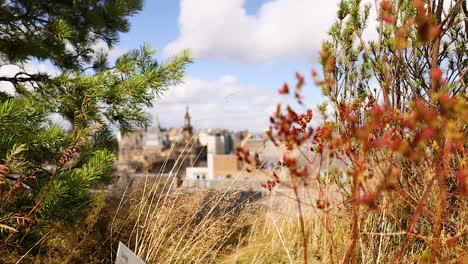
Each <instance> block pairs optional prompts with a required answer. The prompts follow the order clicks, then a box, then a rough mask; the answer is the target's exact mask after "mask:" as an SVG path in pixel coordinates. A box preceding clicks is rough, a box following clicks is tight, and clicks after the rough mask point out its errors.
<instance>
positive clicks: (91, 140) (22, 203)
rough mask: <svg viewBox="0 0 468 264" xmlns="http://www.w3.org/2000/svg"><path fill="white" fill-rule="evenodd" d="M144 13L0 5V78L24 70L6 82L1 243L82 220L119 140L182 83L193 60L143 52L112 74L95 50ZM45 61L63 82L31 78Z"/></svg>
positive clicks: (121, 2) (126, 3) (56, 4)
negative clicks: (4, 71)
mask: <svg viewBox="0 0 468 264" xmlns="http://www.w3.org/2000/svg"><path fill="white" fill-rule="evenodd" d="M141 8H142V1H141V0H91V1H90V0H86V1H85V0H78V1H59V0H52V1H49V0H48V1H29V0H12V1H0V63H1V64H0V68H1V67H4V66H7V65H15V66H18V67H19V68H20V69H22V70H21V71H20V72H18V73H17V74H16V75H14V76H0V84H5V83H9V84H11V85H12V86H13V87H14V90H15V92H14V94H13V95H12V94H9V93H6V92H0V240H1V242H3V243H6V244H7V245H15V244H16V245H18V244H19V243H20V238H23V239H21V241H23V244H24V243H33V242H34V241H36V240H34V239H24V237H25V236H33V237H34V236H35V235H38V234H42V232H43V231H44V230H45V228H47V226H48V225H51V224H52V223H53V222H54V221H58V220H59V221H65V222H70V223H73V220H76V219H79V217H80V216H81V212H82V211H83V209H85V208H86V207H87V205H89V204H90V203H92V201H93V198H94V196H93V195H92V194H91V193H90V188H91V187H92V186H93V185H94V184H96V183H97V182H99V181H101V180H102V179H104V178H106V177H108V176H109V173H110V170H111V167H112V165H113V163H114V161H115V159H116V158H115V155H114V153H113V152H114V146H115V136H114V133H113V131H114V130H116V129H119V130H120V131H121V132H122V133H127V132H130V131H132V130H133V129H134V128H136V127H139V126H147V125H148V124H149V122H150V118H149V115H148V114H147V113H146V112H145V111H144V108H147V107H151V106H152V104H153V101H154V99H155V98H157V97H158V96H159V95H160V94H161V93H162V92H163V91H164V90H165V89H166V88H167V87H168V86H170V85H173V84H176V83H178V82H180V81H181V79H182V77H183V72H184V68H185V67H186V65H187V64H188V63H190V62H191V59H190V57H189V55H188V53H187V52H183V53H181V54H180V55H178V56H175V57H173V58H171V59H170V60H168V61H167V62H163V63H160V62H158V61H156V60H155V59H154V58H153V56H154V51H153V50H152V49H151V48H150V47H149V46H147V45H143V46H142V47H141V48H140V49H138V50H133V51H130V52H128V53H126V54H124V55H122V56H120V57H119V58H118V59H117V60H116V61H115V63H114V64H113V65H110V64H109V62H108V59H107V54H105V53H104V52H102V51H96V50H95V48H94V47H95V45H96V43H97V41H98V40H103V41H104V42H105V43H107V45H108V46H109V47H112V45H113V44H115V43H116V42H117V41H118V34H119V32H126V31H128V30H129V21H128V17H129V16H131V15H134V14H136V13H137V12H138V11H140V10H141ZM45 60H47V61H50V62H51V63H52V64H53V65H54V66H56V67H58V68H59V69H60V73H59V74H58V75H57V76H50V75H48V74H46V73H34V74H31V73H29V72H27V71H26V70H25V65H26V64H28V63H31V62H32V61H45ZM51 116H60V117H61V118H62V119H63V120H64V121H63V122H65V123H68V124H69V128H67V129H65V128H63V127H62V126H61V125H60V124H57V123H56V122H55V123H54V122H52V121H51Z"/></svg>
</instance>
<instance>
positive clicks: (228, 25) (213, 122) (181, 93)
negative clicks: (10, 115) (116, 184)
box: [1, 0, 374, 133]
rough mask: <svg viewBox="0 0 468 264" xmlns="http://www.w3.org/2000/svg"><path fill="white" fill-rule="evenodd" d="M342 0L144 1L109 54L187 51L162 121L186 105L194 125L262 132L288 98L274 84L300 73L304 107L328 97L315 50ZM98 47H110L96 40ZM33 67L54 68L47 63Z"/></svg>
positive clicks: (178, 122) (162, 105)
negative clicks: (189, 60) (313, 74)
mask: <svg viewBox="0 0 468 264" xmlns="http://www.w3.org/2000/svg"><path fill="white" fill-rule="evenodd" d="M338 2H339V0H146V1H145V2H144V8H143V11H142V12H140V13H138V14H137V15H135V16H133V17H131V18H130V22H131V28H130V31H129V32H128V33H125V34H121V35H120V41H119V43H117V44H116V45H115V46H114V47H113V49H112V50H110V51H109V55H110V57H111V58H114V59H115V58H116V57H117V56H119V55H122V54H123V53H125V52H126V51H129V50H131V49H135V48H139V47H140V46H141V45H142V44H144V43H148V44H150V45H151V46H152V47H153V48H154V49H156V50H157V54H156V57H157V59H159V60H165V59H167V58H170V57H171V56H173V55H175V54H177V53H179V52H180V51H181V50H183V49H189V50H190V52H191V54H192V56H193V57H194V63H193V64H191V65H189V67H188V68H187V71H186V76H185V77H184V82H183V83H182V84H180V85H177V86H174V87H169V89H168V90H167V91H166V92H165V94H164V95H163V96H162V97H161V98H159V99H157V100H156V101H155V102H154V104H155V107H154V108H153V109H149V112H151V113H152V114H153V115H154V116H157V118H158V119H159V122H160V125H161V126H162V127H166V128H167V127H180V126H182V124H183V116H184V114H185V108H186V106H189V107H190V112H191V115H192V121H193V126H194V127H195V128H202V129H204V128H226V129H230V130H250V131H252V132H255V133H258V132H262V131H264V130H265V129H267V128H268V120H269V115H270V114H271V113H272V112H273V111H274V109H275V107H276V104H277V103H278V102H280V101H283V102H289V101H288V99H287V98H286V99H285V98H283V97H280V96H279V95H278V94H277V90H278V89H279V88H280V87H281V86H282V85H283V83H284V82H285V81H286V82H288V83H290V84H291V85H294V73H295V72H296V71H298V72H300V73H302V74H303V75H304V76H306V84H307V85H306V87H305V90H304V96H305V97H306V100H305V102H306V105H307V107H310V108H314V106H315V105H316V104H317V103H319V102H321V101H323V98H322V97H321V95H320V89H319V88H318V87H315V86H314V85H313V84H311V80H310V71H311V70H312V69H319V65H318V64H317V61H318V52H319V49H320V46H321V42H322V40H324V39H325V38H326V37H327V34H326V32H327V31H328V28H329V27H330V26H331V24H332V23H333V21H335V14H336V11H337V7H338ZM364 2H371V3H373V2H374V1H371V0H364ZM96 48H106V47H105V44H103V43H97V44H96ZM28 67H30V68H31V70H32V71H47V72H49V73H52V74H53V73H56V70H53V69H51V67H50V65H48V64H47V62H32V63H31V65H29V66H28ZM1 70H2V72H1V73H4V74H12V73H14V72H15V71H17V69H13V68H11V69H10V68H8V67H3V68H2V69H1ZM307 81H309V82H307ZM2 89H6V90H8V89H10V90H11V87H6V88H5V87H3V88H2Z"/></svg>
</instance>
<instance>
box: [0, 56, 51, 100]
mask: <svg viewBox="0 0 468 264" xmlns="http://www.w3.org/2000/svg"><path fill="white" fill-rule="evenodd" d="M19 72H25V73H28V74H37V73H47V74H49V75H51V76H57V75H58V74H59V70H58V69H57V68H56V67H54V66H53V65H52V64H50V63H48V62H28V63H25V64H24V65H23V66H22V67H19V66H18V65H13V64H4V65H1V66H0V76H2V77H14V76H15V74H17V73H19ZM23 77H24V76H23ZM27 87H28V86H27ZM0 91H3V92H6V93H9V94H11V95H13V94H14V93H15V89H14V87H13V84H12V83H10V82H7V81H0Z"/></svg>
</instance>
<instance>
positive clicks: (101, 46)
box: [93, 40, 128, 60]
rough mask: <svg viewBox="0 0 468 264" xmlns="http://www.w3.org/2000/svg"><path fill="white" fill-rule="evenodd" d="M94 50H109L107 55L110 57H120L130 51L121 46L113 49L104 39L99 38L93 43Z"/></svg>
mask: <svg viewBox="0 0 468 264" xmlns="http://www.w3.org/2000/svg"><path fill="white" fill-rule="evenodd" d="M93 49H94V50H102V51H104V52H107V55H108V56H109V58H110V59H113V60H115V59H117V58H118V57H120V56H122V55H124V54H125V53H126V52H128V50H127V49H124V48H122V47H119V46H114V47H112V49H109V47H108V46H107V44H106V43H105V42H104V41H103V40H98V41H97V42H96V43H94V45H93Z"/></svg>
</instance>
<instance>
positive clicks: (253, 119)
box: [152, 75, 280, 132]
mask: <svg viewBox="0 0 468 264" xmlns="http://www.w3.org/2000/svg"><path fill="white" fill-rule="evenodd" d="M268 92H270V94H268V95H266V93H268ZM274 94H275V91H266V92H263V91H262V90H261V89H260V88H258V87H255V86H252V85H243V84H240V83H239V82H238V81H237V79H236V78H235V77H234V76H232V75H225V76H222V77H220V78H218V79H216V80H202V79H199V78H193V77H186V78H185V81H184V83H183V84H180V85H177V86H175V87H171V88H170V89H169V90H168V91H167V92H166V93H165V94H164V95H163V96H162V98H161V99H158V100H156V102H155V109H154V110H152V112H153V113H156V114H157V115H158V117H159V120H160V123H161V125H162V126H165V127H178V126H181V125H182V124H183V120H184V114H185V107H186V106H189V107H190V114H191V115H192V122H193V125H194V127H196V128H226V129H231V130H240V129H249V130H251V131H255V132H262V131H264V130H265V129H266V128H268V117H269V114H270V113H271V112H272V111H271V110H272V109H274V108H273V106H274V105H275V103H277V102H278V101H279V100H280V99H279V97H277V96H274Z"/></svg>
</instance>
